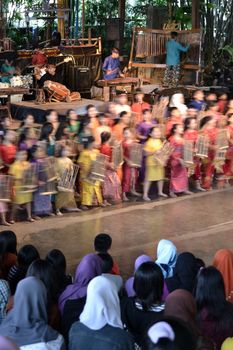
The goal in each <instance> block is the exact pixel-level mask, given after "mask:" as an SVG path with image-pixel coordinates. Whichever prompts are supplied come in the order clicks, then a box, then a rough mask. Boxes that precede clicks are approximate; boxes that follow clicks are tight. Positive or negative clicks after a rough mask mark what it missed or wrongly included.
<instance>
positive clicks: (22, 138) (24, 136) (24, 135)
mask: <svg viewBox="0 0 233 350" xmlns="http://www.w3.org/2000/svg"><path fill="white" fill-rule="evenodd" d="M29 131H30V128H28V127H27V128H24V129H23V131H22V133H21V134H20V136H19V142H18V145H20V144H21V143H22V142H24V141H25V140H26V139H27V137H28V134H29Z"/></svg>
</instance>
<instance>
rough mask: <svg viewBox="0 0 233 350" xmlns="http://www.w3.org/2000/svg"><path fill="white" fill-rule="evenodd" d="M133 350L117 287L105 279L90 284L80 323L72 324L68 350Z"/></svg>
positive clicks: (101, 278) (97, 278)
mask: <svg viewBox="0 0 233 350" xmlns="http://www.w3.org/2000/svg"><path fill="white" fill-rule="evenodd" d="M83 349H85V350H100V349H101V350H133V349H134V343H133V340H132V338H131V336H130V335H129V334H128V333H127V332H125V331H124V330H123V324H122V321H121V316H120V302H119V297H118V294H117V289H116V286H115V285H114V284H113V283H112V282H111V281H109V280H108V279H106V278H105V277H103V276H98V277H95V278H94V279H93V280H92V281H91V282H90V283H89V285H88V288H87V300H86V304H85V307H84V310H83V312H82V314H81V315H80V322H76V323H74V324H73V326H72V328H71V330H70V335H69V350H83Z"/></svg>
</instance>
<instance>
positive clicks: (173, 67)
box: [164, 32, 190, 87]
mask: <svg viewBox="0 0 233 350" xmlns="http://www.w3.org/2000/svg"><path fill="white" fill-rule="evenodd" d="M177 37H178V33H177V32H171V39H170V40H168V41H167V43H166V52H167V57H166V65H167V66H166V70H165V74H164V85H166V86H169V87H176V86H177V85H178V83H179V80H180V53H181V52H187V51H188V50H189V48H190V45H188V46H186V47H184V46H182V45H181V44H180V43H178V42H177Z"/></svg>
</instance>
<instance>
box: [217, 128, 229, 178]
mask: <svg viewBox="0 0 233 350" xmlns="http://www.w3.org/2000/svg"><path fill="white" fill-rule="evenodd" d="M228 147H229V143H228V138H227V130H226V129H220V130H218V134H217V138H216V152H215V157H214V166H215V169H216V170H217V172H220V173H221V172H223V168H222V167H223V165H224V163H225V160H226V154H227V149H228Z"/></svg>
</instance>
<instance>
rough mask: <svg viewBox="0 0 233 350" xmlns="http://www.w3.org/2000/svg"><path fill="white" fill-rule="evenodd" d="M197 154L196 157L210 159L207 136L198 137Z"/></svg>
mask: <svg viewBox="0 0 233 350" xmlns="http://www.w3.org/2000/svg"><path fill="white" fill-rule="evenodd" d="M196 148H197V152H196V156H197V157H199V158H201V159H204V158H208V151H209V138H208V136H207V135H201V134H200V135H198V138H197V144H196Z"/></svg>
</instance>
